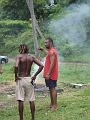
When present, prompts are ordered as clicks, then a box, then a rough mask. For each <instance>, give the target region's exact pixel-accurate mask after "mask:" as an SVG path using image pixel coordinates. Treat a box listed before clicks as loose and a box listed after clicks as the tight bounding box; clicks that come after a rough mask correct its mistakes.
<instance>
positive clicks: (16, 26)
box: [0, 20, 33, 54]
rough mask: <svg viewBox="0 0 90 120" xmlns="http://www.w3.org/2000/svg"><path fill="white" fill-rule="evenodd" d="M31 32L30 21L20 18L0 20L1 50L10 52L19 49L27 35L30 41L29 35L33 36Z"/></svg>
mask: <svg viewBox="0 0 90 120" xmlns="http://www.w3.org/2000/svg"><path fill="white" fill-rule="evenodd" d="M26 31H27V33H26ZM24 32H25V33H24ZM29 32H30V33H29ZM25 34H26V36H25ZM27 34H28V35H27ZM29 34H31V24H30V23H29V22H26V21H19V20H15V21H12V20H7V21H0V46H1V47H0V52H1V53H9V54H10V53H11V51H14V50H15V49H16V50H17V46H18V45H19V44H20V43H21V41H22V42H26V40H27V37H28V41H29V39H30V38H29V37H31V35H29ZM22 36H23V37H22ZM30 43H31V41H30ZM27 44H28V42H27ZM32 44H33V42H32ZM30 45H31V44H30ZM14 52H15V51H14Z"/></svg>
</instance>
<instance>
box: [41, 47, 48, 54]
mask: <svg viewBox="0 0 90 120" xmlns="http://www.w3.org/2000/svg"><path fill="white" fill-rule="evenodd" d="M39 50H41V51H43V52H44V53H45V54H47V52H48V51H47V50H46V49H45V48H39Z"/></svg>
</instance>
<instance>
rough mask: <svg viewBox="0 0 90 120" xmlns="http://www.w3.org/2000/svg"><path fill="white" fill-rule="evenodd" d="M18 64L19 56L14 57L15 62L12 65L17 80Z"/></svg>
mask: <svg viewBox="0 0 90 120" xmlns="http://www.w3.org/2000/svg"><path fill="white" fill-rule="evenodd" d="M18 65H19V57H16V63H15V66H14V73H15V81H17V80H18Z"/></svg>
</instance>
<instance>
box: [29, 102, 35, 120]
mask: <svg viewBox="0 0 90 120" xmlns="http://www.w3.org/2000/svg"><path fill="white" fill-rule="evenodd" d="M29 103H30V110H31V115H32V120H35V104H34V101H31V102H29Z"/></svg>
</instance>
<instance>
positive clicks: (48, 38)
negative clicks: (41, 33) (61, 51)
mask: <svg viewBox="0 0 90 120" xmlns="http://www.w3.org/2000/svg"><path fill="white" fill-rule="evenodd" d="M46 40H49V42H50V43H52V45H53V46H54V43H53V39H52V38H50V37H47V38H46Z"/></svg>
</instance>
